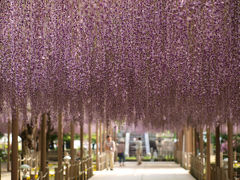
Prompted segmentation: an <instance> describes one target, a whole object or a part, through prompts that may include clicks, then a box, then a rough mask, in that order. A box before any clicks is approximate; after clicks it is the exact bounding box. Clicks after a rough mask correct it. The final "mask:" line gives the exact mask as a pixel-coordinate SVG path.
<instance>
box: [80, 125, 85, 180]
mask: <svg viewBox="0 0 240 180" xmlns="http://www.w3.org/2000/svg"><path fill="white" fill-rule="evenodd" d="M80 143H81V147H80V159H81V171H82V175H81V180H84V174H85V173H84V172H83V171H84V163H83V158H84V156H83V153H84V149H83V121H81V122H80Z"/></svg>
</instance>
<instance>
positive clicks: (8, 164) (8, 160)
mask: <svg viewBox="0 0 240 180" xmlns="http://www.w3.org/2000/svg"><path fill="white" fill-rule="evenodd" d="M10 133H11V121H10V119H8V156H7V157H8V158H7V171H8V172H9V171H10V150H11V143H10Z"/></svg>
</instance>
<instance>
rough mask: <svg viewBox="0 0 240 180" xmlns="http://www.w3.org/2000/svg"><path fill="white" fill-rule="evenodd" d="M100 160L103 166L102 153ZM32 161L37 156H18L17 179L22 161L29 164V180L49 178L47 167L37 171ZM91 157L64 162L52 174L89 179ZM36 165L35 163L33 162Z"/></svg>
mask: <svg viewBox="0 0 240 180" xmlns="http://www.w3.org/2000/svg"><path fill="white" fill-rule="evenodd" d="M100 157H101V159H102V160H101V161H100V163H102V164H101V165H102V167H103V168H104V166H105V165H104V164H105V162H106V160H105V157H106V156H105V154H102V155H101V156H100ZM33 161H37V158H32V157H25V158H23V159H21V158H19V160H18V163H19V168H18V169H19V171H18V176H19V179H22V176H21V175H22V173H21V170H20V166H21V164H22V163H24V164H28V165H29V166H30V171H28V175H29V176H30V179H31V180H49V168H47V170H46V172H44V173H43V172H41V171H38V168H37V166H36V167H34V168H33V166H31V165H33V163H32V162H33ZM92 164H93V163H92V158H91V157H87V158H86V159H84V160H83V161H76V162H74V163H72V164H71V163H64V164H63V166H62V168H60V169H58V168H55V169H54V174H55V180H75V179H81V180H85V179H89V178H91V177H92V176H93V166H92ZM35 165H37V163H35ZM0 168H1V163H0ZM32 169H34V172H32ZM0 175H1V171H0ZM0 180H1V176H0Z"/></svg>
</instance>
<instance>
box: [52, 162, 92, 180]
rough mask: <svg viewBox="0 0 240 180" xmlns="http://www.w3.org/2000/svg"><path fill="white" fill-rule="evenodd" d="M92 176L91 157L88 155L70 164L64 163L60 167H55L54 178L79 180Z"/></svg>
mask: <svg viewBox="0 0 240 180" xmlns="http://www.w3.org/2000/svg"><path fill="white" fill-rule="evenodd" d="M92 176H93V166H92V158H91V157H88V158H86V159H84V160H83V161H76V162H74V163H72V164H64V165H63V167H62V168H61V169H58V168H55V180H62V179H63V180H75V179H79V178H81V180H85V179H89V178H91V177H92Z"/></svg>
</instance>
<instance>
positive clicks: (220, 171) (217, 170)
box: [211, 164, 229, 180]
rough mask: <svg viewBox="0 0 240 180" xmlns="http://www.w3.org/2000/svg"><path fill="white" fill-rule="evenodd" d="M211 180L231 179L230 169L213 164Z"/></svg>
mask: <svg viewBox="0 0 240 180" xmlns="http://www.w3.org/2000/svg"><path fill="white" fill-rule="evenodd" d="M211 180H229V178H228V169H227V168H221V167H217V166H216V165H215V164H211Z"/></svg>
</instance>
